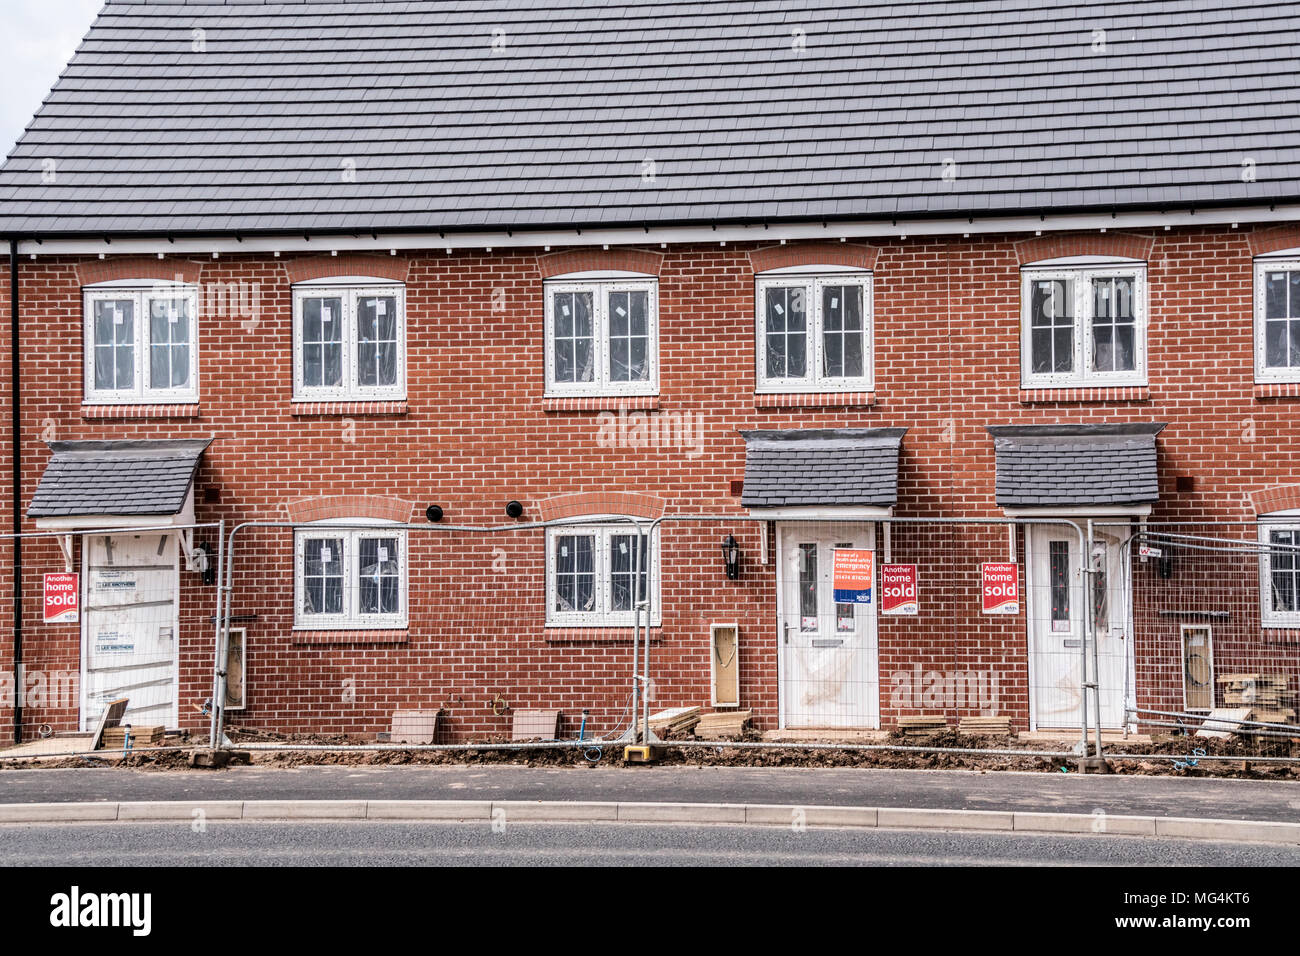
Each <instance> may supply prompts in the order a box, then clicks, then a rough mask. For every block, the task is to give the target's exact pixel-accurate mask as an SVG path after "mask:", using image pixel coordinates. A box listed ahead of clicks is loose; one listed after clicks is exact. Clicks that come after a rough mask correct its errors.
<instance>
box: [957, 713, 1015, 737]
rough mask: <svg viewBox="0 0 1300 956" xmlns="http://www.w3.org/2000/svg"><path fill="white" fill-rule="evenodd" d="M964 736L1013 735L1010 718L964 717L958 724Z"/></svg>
mask: <svg viewBox="0 0 1300 956" xmlns="http://www.w3.org/2000/svg"><path fill="white" fill-rule="evenodd" d="M957 730H958V731H959V732H960V733H963V734H993V735H999V736H1003V737H1005V736H1007V735H1008V734H1010V733H1011V718H1010V717H963V718H962V719H961V720H960V721H958V723H957Z"/></svg>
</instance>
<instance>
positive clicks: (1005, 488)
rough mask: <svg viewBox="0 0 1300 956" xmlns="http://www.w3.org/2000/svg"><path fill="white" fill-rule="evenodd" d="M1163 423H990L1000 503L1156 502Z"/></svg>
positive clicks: (1052, 504)
mask: <svg viewBox="0 0 1300 956" xmlns="http://www.w3.org/2000/svg"><path fill="white" fill-rule="evenodd" d="M1164 427H1165V426H1164V425H1163V424H1162V423H1158V422H1156V423H1134V424H1114V425H990V426H989V427H988V430H989V433H990V434H991V435H992V436H993V448H994V453H995V456H996V459H997V503H998V504H999V505H1001V506H1002V507H1005V508H1016V507H1020V508H1024V507H1049V506H1061V507H1073V506H1087V505H1108V504H1118V505H1133V504H1151V503H1154V502H1156V501H1158V500H1159V497H1160V492H1159V486H1158V483H1157V469H1156V435H1157V434H1159V432H1160V430H1161V429H1162V428H1164Z"/></svg>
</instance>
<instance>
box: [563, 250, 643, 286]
mask: <svg viewBox="0 0 1300 956" xmlns="http://www.w3.org/2000/svg"><path fill="white" fill-rule="evenodd" d="M663 262H664V257H663V254H662V253H659V252H653V251H652V250H650V249H564V250H561V251H559V252H548V253H545V254H544V255H540V256H538V257H537V271H538V273H539V274H540V275H541V277H542V278H543V279H549V278H550V277H551V276H561V275H567V274H568V273H570V272H640V273H642V274H644V275H651V276H657V275H659V272H660V270H661V269H662V268H663Z"/></svg>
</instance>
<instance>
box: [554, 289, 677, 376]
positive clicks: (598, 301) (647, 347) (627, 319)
mask: <svg viewBox="0 0 1300 956" xmlns="http://www.w3.org/2000/svg"><path fill="white" fill-rule="evenodd" d="M658 286H659V283H658V280H655V279H636V278H622V277H620V278H607V279H591V278H583V279H575V278H565V279H557V280H552V281H548V282H546V283H545V286H544V288H545V298H546V394H547V395H548V396H570V395H657V394H659V301H658V299H659V289H658Z"/></svg>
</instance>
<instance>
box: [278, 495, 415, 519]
mask: <svg viewBox="0 0 1300 956" xmlns="http://www.w3.org/2000/svg"><path fill="white" fill-rule="evenodd" d="M412 507H413V506H412V504H411V502H409V501H403V500H402V499H401V498H391V497H388V496H387V495H318V496H316V497H315V498H299V499H298V500H297V501H288V502H285V505H284V510H285V512H286V514H287V515H288V520H290V521H294V522H302V523H304V524H305V523H307V522H310V521H323V520H325V519H327V518H375V519H379V520H383V521H400V522H402V523H403V524H408V523H409V522H410V521H411V511H412Z"/></svg>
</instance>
